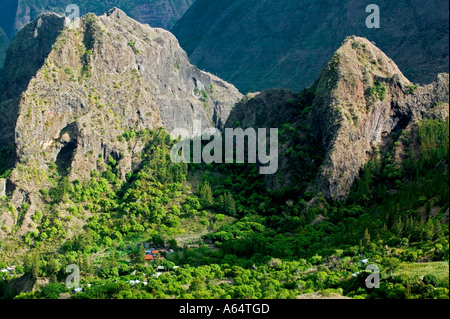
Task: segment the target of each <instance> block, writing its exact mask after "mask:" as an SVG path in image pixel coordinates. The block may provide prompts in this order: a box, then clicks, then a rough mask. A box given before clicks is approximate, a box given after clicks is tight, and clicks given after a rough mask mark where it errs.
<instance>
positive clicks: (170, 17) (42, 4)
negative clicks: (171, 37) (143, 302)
mask: <svg viewBox="0 0 450 319" xmlns="http://www.w3.org/2000/svg"><path fill="white" fill-rule="evenodd" d="M3 2H6V3H3ZM192 2H193V0H177V1H174V0H151V1H146V0H134V1H122V0H114V1H103V0H94V1H76V2H74V1H72V0H39V1H36V0H8V1H4V0H2V1H1V2H0V3H1V4H0V6H1V7H2V12H0V28H3V30H4V31H5V33H6V34H7V36H8V38H9V39H12V38H13V37H14V35H15V34H16V33H17V32H18V31H19V30H21V29H22V28H23V27H24V26H25V25H27V24H28V23H29V22H31V21H33V20H35V19H37V18H38V17H39V16H40V15H42V14H44V13H49V12H54V13H57V14H60V15H64V12H65V9H66V7H67V6H68V5H69V4H72V3H75V4H77V5H78V6H79V7H80V11H81V14H82V15H84V14H86V13H88V12H92V13H95V14H97V15H101V14H103V13H105V12H106V11H107V10H109V9H110V8H111V7H113V6H117V7H119V8H121V9H122V10H124V11H125V12H126V13H127V14H128V15H130V16H131V17H132V18H134V19H136V20H137V21H139V22H141V23H147V24H150V26H152V27H156V28H164V29H166V30H169V29H170V28H171V27H172V26H173V25H174V24H175V22H176V21H178V19H180V18H181V17H182V16H183V14H184V13H185V12H186V10H187V9H188V8H189V7H190V5H191V4H192ZM1 38H2V35H1V31H0V66H1V65H2V63H3V60H2V51H6V48H7V43H2V39H1Z"/></svg>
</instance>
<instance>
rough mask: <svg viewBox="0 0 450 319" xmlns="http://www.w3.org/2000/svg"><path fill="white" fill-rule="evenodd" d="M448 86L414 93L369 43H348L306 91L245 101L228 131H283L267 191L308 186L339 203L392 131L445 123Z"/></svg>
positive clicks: (442, 81) (445, 81)
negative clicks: (430, 122) (422, 122)
mask: <svg viewBox="0 0 450 319" xmlns="http://www.w3.org/2000/svg"><path fill="white" fill-rule="evenodd" d="M448 86H449V77H448V74H439V75H438V76H437V78H436V79H435V81H434V82H433V83H431V84H428V85H425V86H422V87H421V86H416V85H414V84H412V83H411V82H410V81H409V80H408V79H407V78H406V77H405V76H404V75H403V74H402V72H401V71H400V69H399V68H398V67H397V65H396V64H395V63H394V61H392V60H391V59H390V58H389V57H387V56H386V55H385V54H384V53H383V52H382V51H381V50H380V49H378V48H377V47H376V46H375V45H374V44H373V43H371V42H370V41H369V40H367V39H365V38H359V37H349V38H347V39H346V40H345V41H344V42H343V44H342V45H341V47H340V48H339V50H337V52H336V53H335V55H334V57H333V58H332V59H331V61H330V62H329V63H328V64H327V66H326V67H325V68H324V69H323V71H322V73H321V75H320V77H319V79H318V80H317V81H316V82H315V83H314V85H312V86H311V87H310V88H309V89H307V90H305V91H303V92H302V93H301V94H294V93H293V92H289V91H286V90H268V91H264V92H262V93H259V94H249V95H247V96H246V98H245V99H244V100H243V101H242V102H241V103H239V104H238V105H237V107H236V108H235V109H234V110H233V111H232V113H231V115H230V117H229V119H228V123H227V125H231V126H237V125H241V126H242V127H277V128H279V129H280V130H281V132H284V131H285V130H286V127H287V129H288V130H289V133H288V135H289V136H291V138H288V139H285V140H284V141H283V140H282V141H281V143H280V144H281V146H280V165H279V166H280V167H279V171H278V172H277V174H275V175H274V176H267V177H266V182H267V186H269V187H271V188H272V189H275V190H277V189H282V188H285V187H288V188H289V187H295V186H297V187H300V188H303V189H305V186H306V185H303V184H304V183H305V181H306V182H309V181H310V183H308V184H309V186H307V188H308V189H309V190H312V191H314V192H316V193H317V192H321V193H322V194H323V195H324V196H325V197H327V198H332V199H339V200H342V199H345V198H346V197H347V195H348V194H349V192H350V190H351V187H352V185H353V183H354V181H355V180H356V179H357V177H358V176H359V174H360V171H361V169H362V168H363V167H364V165H365V164H367V163H368V161H369V160H370V159H372V158H373V156H374V155H375V154H376V153H377V152H380V151H384V149H385V147H387V145H388V144H389V142H391V141H392V137H393V134H394V133H395V132H398V131H399V130H402V129H409V127H411V126H412V125H415V123H417V121H420V120H422V119H424V118H436V119H447V118H448V113H449V104H448V103H449V89H448ZM305 116H306V118H305ZM236 123H237V124H236ZM286 124H287V126H286ZM280 135H281V139H282V138H283V137H282V135H283V133H280ZM292 136H297V137H296V138H295V139H293V138H292ZM305 137H306V138H305ZM299 143H300V144H299ZM317 143H318V144H319V145H316V144H317ZM389 145H391V144H389ZM288 148H292V149H293V150H294V151H288V152H287V149H288ZM299 152H300V153H304V154H307V156H300V157H299V156H298V153H299ZM394 152H395V151H394ZM292 154H294V155H295V156H292ZM299 163H301V164H300V165H299ZM318 164H320V167H319V166H318ZM310 174H314V175H315V178H313V179H311V175H310Z"/></svg>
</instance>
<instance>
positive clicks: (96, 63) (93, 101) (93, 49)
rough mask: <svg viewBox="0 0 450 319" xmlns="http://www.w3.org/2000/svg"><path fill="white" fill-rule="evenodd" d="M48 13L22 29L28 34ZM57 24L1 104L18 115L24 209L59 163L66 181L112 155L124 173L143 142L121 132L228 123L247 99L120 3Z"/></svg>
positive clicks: (15, 177) (18, 175) (18, 177)
mask: <svg viewBox="0 0 450 319" xmlns="http://www.w3.org/2000/svg"><path fill="white" fill-rule="evenodd" d="M51 17H52V18H51V21H54V20H55V19H56V20H58V19H59V20H58V21H60V20H61V19H64V18H62V17H57V16H56V15H51ZM47 20H48V19H47V18H43V19H40V20H39V21H40V22H39V23H38V22H36V23H34V24H32V25H31V26H30V27H27V28H26V29H24V30H25V31H26V32H28V37H29V38H30V39H31V40H32V39H34V35H36V37H39V34H41V32H40V30H41V29H42V28H45V27H46V23H45V22H46V21H47ZM65 23H66V24H67V21H66V22H65ZM24 30H22V32H25V31H24ZM59 31H60V32H59V34H58V36H57V38H56V40H55V41H54V43H53V44H52V46H51V51H50V53H49V54H48V56H47V57H46V58H45V61H42V67H40V68H39V69H38V70H37V72H36V74H35V75H34V76H33V78H32V79H31V81H30V82H29V84H28V86H26V87H25V88H24V92H23V93H22V94H21V96H20V95H19V96H20V98H19V99H18V100H17V101H18V103H17V106H15V104H14V103H9V102H8V101H10V100H11V99H8V100H7V101H6V102H5V103H4V104H3V108H0V111H1V112H7V106H8V105H9V106H11V107H17V109H16V110H15V111H14V110H11V109H10V108H9V109H8V112H15V113H16V114H17V121H13V122H14V123H15V128H14V131H13V132H12V131H5V135H4V136H12V135H13V136H14V143H15V149H16V152H15V153H16V160H17V161H16V166H15V169H14V170H13V172H12V175H11V178H10V180H11V182H12V184H13V185H14V189H15V190H14V192H13V200H12V202H13V203H14V204H15V206H16V208H17V210H20V208H21V206H22V205H23V203H24V202H29V203H30V204H31V207H30V209H29V211H30V212H32V211H35V210H36V209H37V208H36V205H39V204H40V201H39V197H40V195H39V193H38V191H39V190H40V189H42V188H48V187H51V186H52V185H51V181H50V179H49V176H50V175H51V174H52V173H51V169H52V167H53V168H54V167H56V168H57V169H58V171H59V173H60V175H62V176H68V178H69V180H75V179H80V180H83V179H85V178H88V177H89V176H90V173H91V171H93V170H98V171H102V170H103V169H104V167H105V163H106V162H107V161H108V158H109V157H112V158H114V159H115V160H116V161H117V162H118V167H119V170H120V172H121V174H122V176H123V178H124V176H125V173H126V172H129V171H130V170H131V169H132V168H133V167H134V165H138V163H139V161H140V159H139V157H138V153H139V152H140V151H141V150H142V148H143V147H144V145H140V144H136V143H130V142H129V141H127V140H126V139H124V138H122V136H123V135H124V133H127V132H132V131H133V132H138V131H140V130H144V129H156V128H159V127H164V128H165V129H166V130H167V131H169V132H170V131H171V130H172V129H174V128H187V129H191V128H192V127H193V121H194V120H201V121H202V125H203V126H204V127H210V126H217V127H221V126H223V125H224V123H225V121H226V119H227V118H228V115H229V113H230V111H231V109H232V107H233V106H234V105H235V104H236V103H237V102H238V101H239V100H240V99H241V98H242V95H241V94H240V93H239V91H238V90H237V89H236V88H235V87H234V86H233V85H231V84H228V83H226V82H224V81H222V80H220V79H219V78H217V77H216V76H214V75H212V74H209V73H206V72H203V71H201V70H199V69H197V68H196V67H195V66H193V65H191V64H190V63H189V60H188V58H187V55H186V53H185V52H184V51H183V50H182V49H181V48H180V46H179V44H178V41H177V39H176V38H175V37H174V36H173V35H172V34H171V33H169V32H168V31H165V30H163V29H157V28H151V27H150V26H148V25H142V24H140V23H138V22H137V21H135V20H133V19H131V18H129V17H128V16H127V15H126V14H125V13H124V12H123V11H121V10H119V9H112V10H110V11H109V12H108V13H107V14H105V15H103V16H100V17H97V16H95V15H93V14H89V15H87V16H85V17H84V18H82V19H81V21H77V22H75V23H71V24H69V25H65V27H64V28H63V29H62V28H61V30H59ZM19 37H20V33H19ZM22 49H23V48H21V49H20V50H21V52H24V53H25V54H27V56H29V59H33V56H34V54H36V53H39V54H40V49H39V48H38V47H37V46H34V45H29V47H27V50H26V51H23V50H22ZM11 54H15V55H19V54H20V52H18V51H14V50H11ZM7 66H8V68H7V69H6V71H5V72H13V70H12V69H11V68H14V67H16V68H20V66H18V65H14V64H13V63H12V61H11V63H10V64H7ZM11 78H12V79H15V78H14V77H11ZM21 79H22V78H19V79H18V80H21ZM18 80H17V81H18ZM22 80H23V79H22ZM25 80H26V79H25ZM15 84H16V82H14V81H13V82H11V83H9V85H10V86H14V85H15ZM19 91H20V90H19ZM12 99H14V98H12ZM15 99H17V97H15ZM8 103H9V104H8ZM12 133H14V134H12ZM28 215H29V214H27V216H28ZM26 218H28V217H26ZM25 221H26V220H25Z"/></svg>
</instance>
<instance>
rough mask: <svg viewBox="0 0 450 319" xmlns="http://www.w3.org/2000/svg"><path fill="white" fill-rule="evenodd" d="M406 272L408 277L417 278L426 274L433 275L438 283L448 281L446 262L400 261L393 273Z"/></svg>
mask: <svg viewBox="0 0 450 319" xmlns="http://www.w3.org/2000/svg"><path fill="white" fill-rule="evenodd" d="M401 274H407V275H408V276H409V277H411V278H414V279H419V277H423V276H426V275H428V274H431V275H435V276H436V277H437V278H438V279H439V281H440V283H441V284H442V283H447V286H448V282H449V265H448V262H447V261H445V262H430V263H402V264H401V265H400V267H399V269H398V270H397V271H396V273H395V275H401Z"/></svg>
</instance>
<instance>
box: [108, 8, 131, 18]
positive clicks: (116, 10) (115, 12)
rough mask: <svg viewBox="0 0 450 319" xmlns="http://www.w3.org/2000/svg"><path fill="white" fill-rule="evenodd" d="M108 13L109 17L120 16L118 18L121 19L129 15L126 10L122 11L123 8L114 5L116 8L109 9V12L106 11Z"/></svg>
mask: <svg viewBox="0 0 450 319" xmlns="http://www.w3.org/2000/svg"><path fill="white" fill-rule="evenodd" d="M106 15H107V16H108V17H111V16H112V17H116V18H118V19H120V18H124V17H128V15H127V14H126V13H125V12H124V11H122V10H121V9H119V8H117V7H114V8H112V9H111V10H109V11H108V12H107V13H106Z"/></svg>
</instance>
